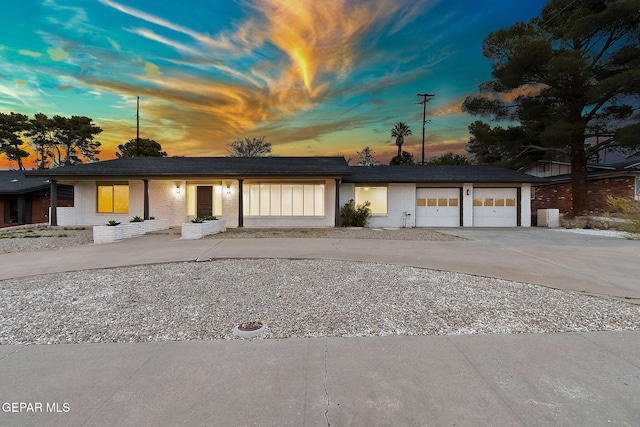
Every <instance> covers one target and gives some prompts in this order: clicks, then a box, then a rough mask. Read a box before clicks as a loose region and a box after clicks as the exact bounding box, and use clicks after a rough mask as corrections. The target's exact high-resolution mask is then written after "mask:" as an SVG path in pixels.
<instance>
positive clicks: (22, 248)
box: [0, 225, 93, 254]
mask: <svg viewBox="0 0 640 427" xmlns="http://www.w3.org/2000/svg"><path fill="white" fill-rule="evenodd" d="M89 243H93V229H92V228H91V227H49V226H37V225H36V226H33V225H32V226H24V227H11V228H5V229H0V254H6V253H8V252H29V251H37V250H40V249H59V248H66V247H68V246H76V245H86V244H89Z"/></svg>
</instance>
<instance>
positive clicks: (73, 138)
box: [52, 116, 102, 166]
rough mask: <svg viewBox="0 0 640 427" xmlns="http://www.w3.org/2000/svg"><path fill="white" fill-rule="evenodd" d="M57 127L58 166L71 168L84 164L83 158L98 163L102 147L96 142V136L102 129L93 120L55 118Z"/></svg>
mask: <svg viewBox="0 0 640 427" xmlns="http://www.w3.org/2000/svg"><path fill="white" fill-rule="evenodd" d="M52 121H53V124H54V127H55V139H56V145H55V149H56V154H57V161H56V163H57V165H58V166H69V165H74V164H77V163H82V158H84V159H85V160H86V161H87V162H90V163H91V162H96V161H98V158H97V157H96V156H97V155H98V154H99V153H100V150H98V148H99V147H100V146H101V145H102V144H101V143H100V142H99V141H96V139H95V136H96V135H97V134H99V133H101V132H102V129H101V128H99V127H98V126H96V125H95V124H94V123H93V120H92V119H90V118H89V117H85V116H71V117H70V118H67V117H62V116H53V119H52Z"/></svg>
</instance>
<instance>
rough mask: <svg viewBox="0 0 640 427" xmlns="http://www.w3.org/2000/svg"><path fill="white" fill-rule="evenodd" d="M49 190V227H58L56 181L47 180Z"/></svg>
mask: <svg viewBox="0 0 640 427" xmlns="http://www.w3.org/2000/svg"><path fill="white" fill-rule="evenodd" d="M49 185H50V190H49V197H50V200H51V214H50V216H49V225H53V226H57V225H58V181H56V180H55V179H50V180H49Z"/></svg>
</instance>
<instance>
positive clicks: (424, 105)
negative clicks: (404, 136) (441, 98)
mask: <svg viewBox="0 0 640 427" xmlns="http://www.w3.org/2000/svg"><path fill="white" fill-rule="evenodd" d="M434 96H435V95H429V94H428V93H419V94H418V97H419V98H422V100H421V101H420V102H418V104H422V166H424V126H425V125H426V124H427V102H429V101H431V99H432V98H433V97H434Z"/></svg>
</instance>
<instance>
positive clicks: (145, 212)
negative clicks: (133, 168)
mask: <svg viewBox="0 0 640 427" xmlns="http://www.w3.org/2000/svg"><path fill="white" fill-rule="evenodd" d="M142 182H143V183H144V210H143V215H144V220H145V221H146V220H148V219H149V180H148V179H143V180H142Z"/></svg>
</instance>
